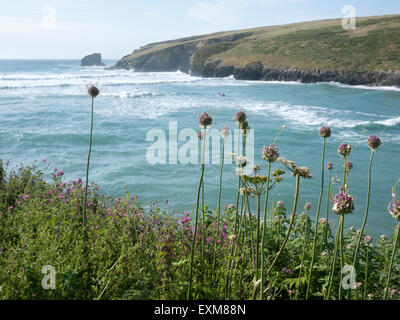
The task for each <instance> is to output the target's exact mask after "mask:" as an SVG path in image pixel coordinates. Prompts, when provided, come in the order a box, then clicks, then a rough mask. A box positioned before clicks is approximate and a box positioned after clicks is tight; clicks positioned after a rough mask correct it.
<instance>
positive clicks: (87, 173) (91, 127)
mask: <svg viewBox="0 0 400 320" xmlns="http://www.w3.org/2000/svg"><path fill="white" fill-rule="evenodd" d="M93 103H94V98H93V97H92V111H91V124H90V138H89V152H88V158H87V164H86V186H85V203H84V207H83V228H85V227H86V207H87V194H88V185H89V166H90V154H91V153H92V136H93Z"/></svg>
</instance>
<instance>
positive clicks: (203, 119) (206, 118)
mask: <svg viewBox="0 0 400 320" xmlns="http://www.w3.org/2000/svg"><path fill="white" fill-rule="evenodd" d="M212 120H213V119H212V118H211V117H210V115H209V114H208V113H206V112H203V113H202V114H201V115H200V117H199V123H200V125H201V126H202V127H208V126H210V125H211V123H212Z"/></svg>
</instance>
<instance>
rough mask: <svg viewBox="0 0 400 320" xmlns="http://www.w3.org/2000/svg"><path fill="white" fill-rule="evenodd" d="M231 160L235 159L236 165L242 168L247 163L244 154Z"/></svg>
mask: <svg viewBox="0 0 400 320" xmlns="http://www.w3.org/2000/svg"><path fill="white" fill-rule="evenodd" d="M233 160H234V161H235V163H236V165H237V166H238V167H241V168H243V167H245V166H246V165H247V157H245V156H236V157H234V158H233Z"/></svg>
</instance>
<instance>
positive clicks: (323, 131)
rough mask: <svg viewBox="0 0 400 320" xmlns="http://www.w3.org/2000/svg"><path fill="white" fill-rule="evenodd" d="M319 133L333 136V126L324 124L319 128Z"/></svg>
mask: <svg viewBox="0 0 400 320" xmlns="http://www.w3.org/2000/svg"><path fill="white" fill-rule="evenodd" d="M319 135H320V136H321V137H323V138H329V137H330V136H331V128H329V127H328V126H323V127H322V128H321V129H319Z"/></svg>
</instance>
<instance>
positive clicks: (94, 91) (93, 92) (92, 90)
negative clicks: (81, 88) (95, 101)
mask: <svg viewBox="0 0 400 320" xmlns="http://www.w3.org/2000/svg"><path fill="white" fill-rule="evenodd" d="M87 90H88V94H89V96H91V97H92V98H96V97H97V96H98V95H99V93H100V91H99V89H98V88H97V87H96V86H94V85H90V86H88V89H87Z"/></svg>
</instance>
